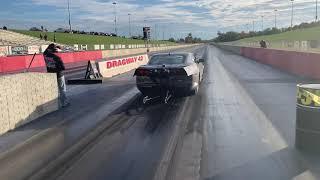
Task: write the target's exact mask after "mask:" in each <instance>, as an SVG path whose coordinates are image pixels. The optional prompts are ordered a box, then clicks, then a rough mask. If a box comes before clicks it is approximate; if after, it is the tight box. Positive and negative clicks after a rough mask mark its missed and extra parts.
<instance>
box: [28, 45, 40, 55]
mask: <svg viewBox="0 0 320 180" xmlns="http://www.w3.org/2000/svg"><path fill="white" fill-rule="evenodd" d="M35 53H36V54H39V53H40V47H39V46H28V54H35Z"/></svg>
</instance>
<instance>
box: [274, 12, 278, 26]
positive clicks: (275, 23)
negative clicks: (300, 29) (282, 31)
mask: <svg viewBox="0 0 320 180" xmlns="http://www.w3.org/2000/svg"><path fill="white" fill-rule="evenodd" d="M277 11H278V9H275V10H274V27H275V28H277Z"/></svg>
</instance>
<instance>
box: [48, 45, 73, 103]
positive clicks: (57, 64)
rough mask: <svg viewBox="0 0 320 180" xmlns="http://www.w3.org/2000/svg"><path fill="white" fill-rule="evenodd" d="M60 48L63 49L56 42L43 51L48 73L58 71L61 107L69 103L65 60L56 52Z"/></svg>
mask: <svg viewBox="0 0 320 180" xmlns="http://www.w3.org/2000/svg"><path fill="white" fill-rule="evenodd" d="M58 49H61V48H60V47H59V46H56V45H55V44H50V45H49V46H48V47H47V49H46V50H45V51H44V53H43V57H44V61H45V63H46V67H47V71H48V73H56V74H57V80H58V88H59V105H60V107H65V106H68V105H69V102H68V99H67V95H66V92H67V88H66V82H65V78H64V75H63V71H64V70H65V67H64V64H63V61H62V60H61V58H60V57H59V56H57V55H56V54H55V53H56V52H58Z"/></svg>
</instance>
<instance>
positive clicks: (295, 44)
mask: <svg viewBox="0 0 320 180" xmlns="http://www.w3.org/2000/svg"><path fill="white" fill-rule="evenodd" d="M293 47H294V48H295V49H299V48H300V42H299V41H295V42H294V45H293Z"/></svg>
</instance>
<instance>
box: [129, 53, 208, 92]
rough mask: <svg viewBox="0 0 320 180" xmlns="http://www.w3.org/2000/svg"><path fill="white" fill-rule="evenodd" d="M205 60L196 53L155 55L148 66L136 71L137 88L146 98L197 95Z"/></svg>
mask: <svg viewBox="0 0 320 180" xmlns="http://www.w3.org/2000/svg"><path fill="white" fill-rule="evenodd" d="M203 62H204V60H203V59H197V58H196V56H195V54H194V53H165V54H164V53H161V54H155V55H153V56H152V57H151V58H150V60H149V62H148V64H146V65H143V66H140V67H139V68H137V69H136V71H135V73H134V75H135V76H136V83H137V88H138V89H139V90H140V92H141V93H142V94H143V95H144V96H150V97H152V96H157V95H161V94H163V93H166V92H170V93H172V94H178V93H183V94H185V93H186V94H190V95H193V94H196V93H197V92H198V90H199V84H200V82H201V81H202V76H203V69H204V65H203Z"/></svg>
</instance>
